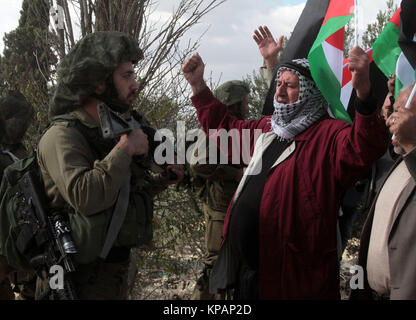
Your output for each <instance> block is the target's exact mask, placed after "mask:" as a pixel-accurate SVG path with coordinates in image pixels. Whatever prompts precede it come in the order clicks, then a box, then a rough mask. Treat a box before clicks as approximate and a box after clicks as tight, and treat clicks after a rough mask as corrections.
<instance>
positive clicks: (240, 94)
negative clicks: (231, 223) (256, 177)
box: [191, 80, 250, 300]
mask: <svg viewBox="0 0 416 320" xmlns="http://www.w3.org/2000/svg"><path fill="white" fill-rule="evenodd" d="M249 93H250V89H249V87H248V86H247V85H246V84H245V83H244V82H242V81H237V80H234V81H228V82H226V83H224V84H222V85H221V86H219V87H218V88H217V89H216V90H215V91H214V95H215V96H216V97H217V98H218V99H219V100H220V101H221V102H223V103H224V104H225V105H227V107H228V110H229V111H230V113H231V114H232V115H234V116H235V117H237V118H238V119H240V120H244V119H245V118H246V117H247V114H248V95H249ZM207 140H208V139H204V137H199V139H198V141H199V143H206V153H205V155H204V156H206V157H207V159H206V161H205V162H206V163H207V164H200V163H201V162H202V161H198V160H201V157H200V155H198V149H199V148H197V147H198V146H195V151H194V157H193V160H192V164H191V172H192V173H193V174H194V175H195V176H196V178H197V180H198V179H201V180H202V182H203V183H202V187H201V189H200V191H199V196H200V197H201V199H202V201H203V205H204V208H203V209H204V217H205V250H206V252H205V259H204V264H205V267H204V269H203V271H202V274H201V277H200V278H199V279H198V281H197V284H196V286H195V289H194V292H193V294H192V299H193V300H213V299H223V298H225V297H224V296H220V295H213V294H210V293H209V283H208V279H209V275H210V272H211V270H212V268H213V266H214V264H215V261H216V260H217V257H218V252H219V251H220V248H221V234H222V229H223V226H224V219H225V214H226V212H227V208H228V205H229V203H230V201H231V198H232V196H233V194H234V192H235V190H236V189H237V186H238V183H239V182H240V180H241V177H242V176H243V168H242V167H241V166H239V165H233V164H210V163H209V162H208V155H209V149H208V145H209V143H207ZM198 162H199V163H198Z"/></svg>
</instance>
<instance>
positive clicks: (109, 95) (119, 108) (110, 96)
mask: <svg viewBox="0 0 416 320" xmlns="http://www.w3.org/2000/svg"><path fill="white" fill-rule="evenodd" d="M96 97H97V98H98V99H99V100H101V101H102V102H104V103H105V104H106V105H107V106H108V107H109V108H110V109H111V110H113V111H115V112H118V113H126V112H127V111H129V109H130V104H129V103H126V102H123V101H121V100H120V98H119V94H118V91H117V89H116V87H115V85H114V83H113V81H112V79H111V77H110V78H109V79H108V80H107V82H106V90H105V91H104V93H103V94H100V95H96Z"/></svg>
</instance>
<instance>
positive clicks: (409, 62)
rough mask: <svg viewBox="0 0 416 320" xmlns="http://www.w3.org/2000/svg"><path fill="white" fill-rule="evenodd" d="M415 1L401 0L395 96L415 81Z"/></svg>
mask: <svg viewBox="0 0 416 320" xmlns="http://www.w3.org/2000/svg"><path fill="white" fill-rule="evenodd" d="M415 18H416V1H414V0H403V1H402V3H401V12H400V26H401V28H400V35H399V40H398V44H399V46H400V48H401V50H402V54H401V55H400V57H399V59H398V61H397V66H396V96H397V95H398V94H399V92H400V89H401V88H403V87H404V86H408V85H411V84H412V83H413V82H414V81H415V79H416V72H415V70H416V19H415Z"/></svg>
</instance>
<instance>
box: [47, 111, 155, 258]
mask: <svg viewBox="0 0 416 320" xmlns="http://www.w3.org/2000/svg"><path fill="white" fill-rule="evenodd" d="M62 122H65V123H66V126H68V127H74V128H75V129H77V130H78V131H79V132H80V133H81V134H82V135H83V136H84V138H85V139H86V141H87V142H88V145H89V146H90V148H91V150H92V152H93V154H94V155H95V158H96V160H102V159H104V158H105V156H106V155H107V154H108V153H109V152H110V151H111V150H112V149H113V148H114V146H115V145H116V142H115V141H112V140H108V139H104V138H102V135H101V132H100V129H99V128H89V127H87V126H85V125H83V124H82V123H81V121H79V120H78V119H76V118H75V117H71V116H70V115H65V116H59V117H56V118H55V119H53V125H54V124H56V123H62ZM131 176H132V177H131V188H130V199H129V205H128V208H127V213H126V217H125V220H124V223H123V225H122V227H121V229H120V231H119V234H118V236H117V239H116V241H115V243H114V245H113V247H138V246H140V245H144V244H148V243H149V242H150V241H151V240H152V237H153V229H152V220H153V200H152V195H151V193H150V189H151V187H152V184H153V183H154V181H153V178H152V176H151V174H150V172H149V170H148V165H147V163H146V162H145V161H140V160H137V159H136V160H134V161H133V162H132V163H131ZM65 209H66V211H67V212H68V215H69V221H70V225H71V228H72V236H73V239H74V242H75V244H76V246H77V250H78V253H76V254H75V255H74V260H75V262H77V263H81V264H86V263H91V262H94V261H95V260H96V258H97V257H98V255H99V254H100V252H101V250H102V248H103V245H104V241H105V238H106V235H107V229H108V226H109V223H110V221H111V216H112V212H113V208H108V209H107V210H106V211H104V212H101V213H98V214H95V215H92V216H85V215H82V214H80V213H78V212H75V210H74V209H73V208H72V207H70V206H69V205H68V206H67V207H66V208H65Z"/></svg>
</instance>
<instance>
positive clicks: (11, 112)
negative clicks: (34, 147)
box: [0, 91, 36, 300]
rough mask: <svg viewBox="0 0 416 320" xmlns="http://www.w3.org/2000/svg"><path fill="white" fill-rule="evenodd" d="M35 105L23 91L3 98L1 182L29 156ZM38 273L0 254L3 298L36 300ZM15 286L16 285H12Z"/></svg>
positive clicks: (0, 297) (0, 113) (0, 293)
mask: <svg viewBox="0 0 416 320" xmlns="http://www.w3.org/2000/svg"><path fill="white" fill-rule="evenodd" d="M33 112H34V110H33V107H32V106H31V105H30V103H28V102H27V100H26V99H25V97H24V96H23V95H22V94H21V93H20V92H13V91H12V92H10V93H9V94H8V95H7V96H6V97H5V98H2V99H1V100H0V181H1V178H2V176H3V171H4V169H5V168H6V167H7V166H9V165H11V164H12V163H13V162H15V161H17V160H18V159H22V158H25V157H26V156H27V155H28V152H27V150H26V148H25V147H24V146H23V144H22V140H23V137H24V135H25V133H26V130H27V129H28V127H29V125H30V122H31V120H32V117H33ZM35 284H36V277H35V275H34V273H30V272H20V271H13V270H11V269H10V267H9V266H8V265H7V262H6V261H5V258H4V257H1V256H0V300H14V299H15V294H14V292H16V293H19V295H18V296H17V298H18V299H25V300H26V299H33V298H34V294H35ZM12 287H13V288H12Z"/></svg>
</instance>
